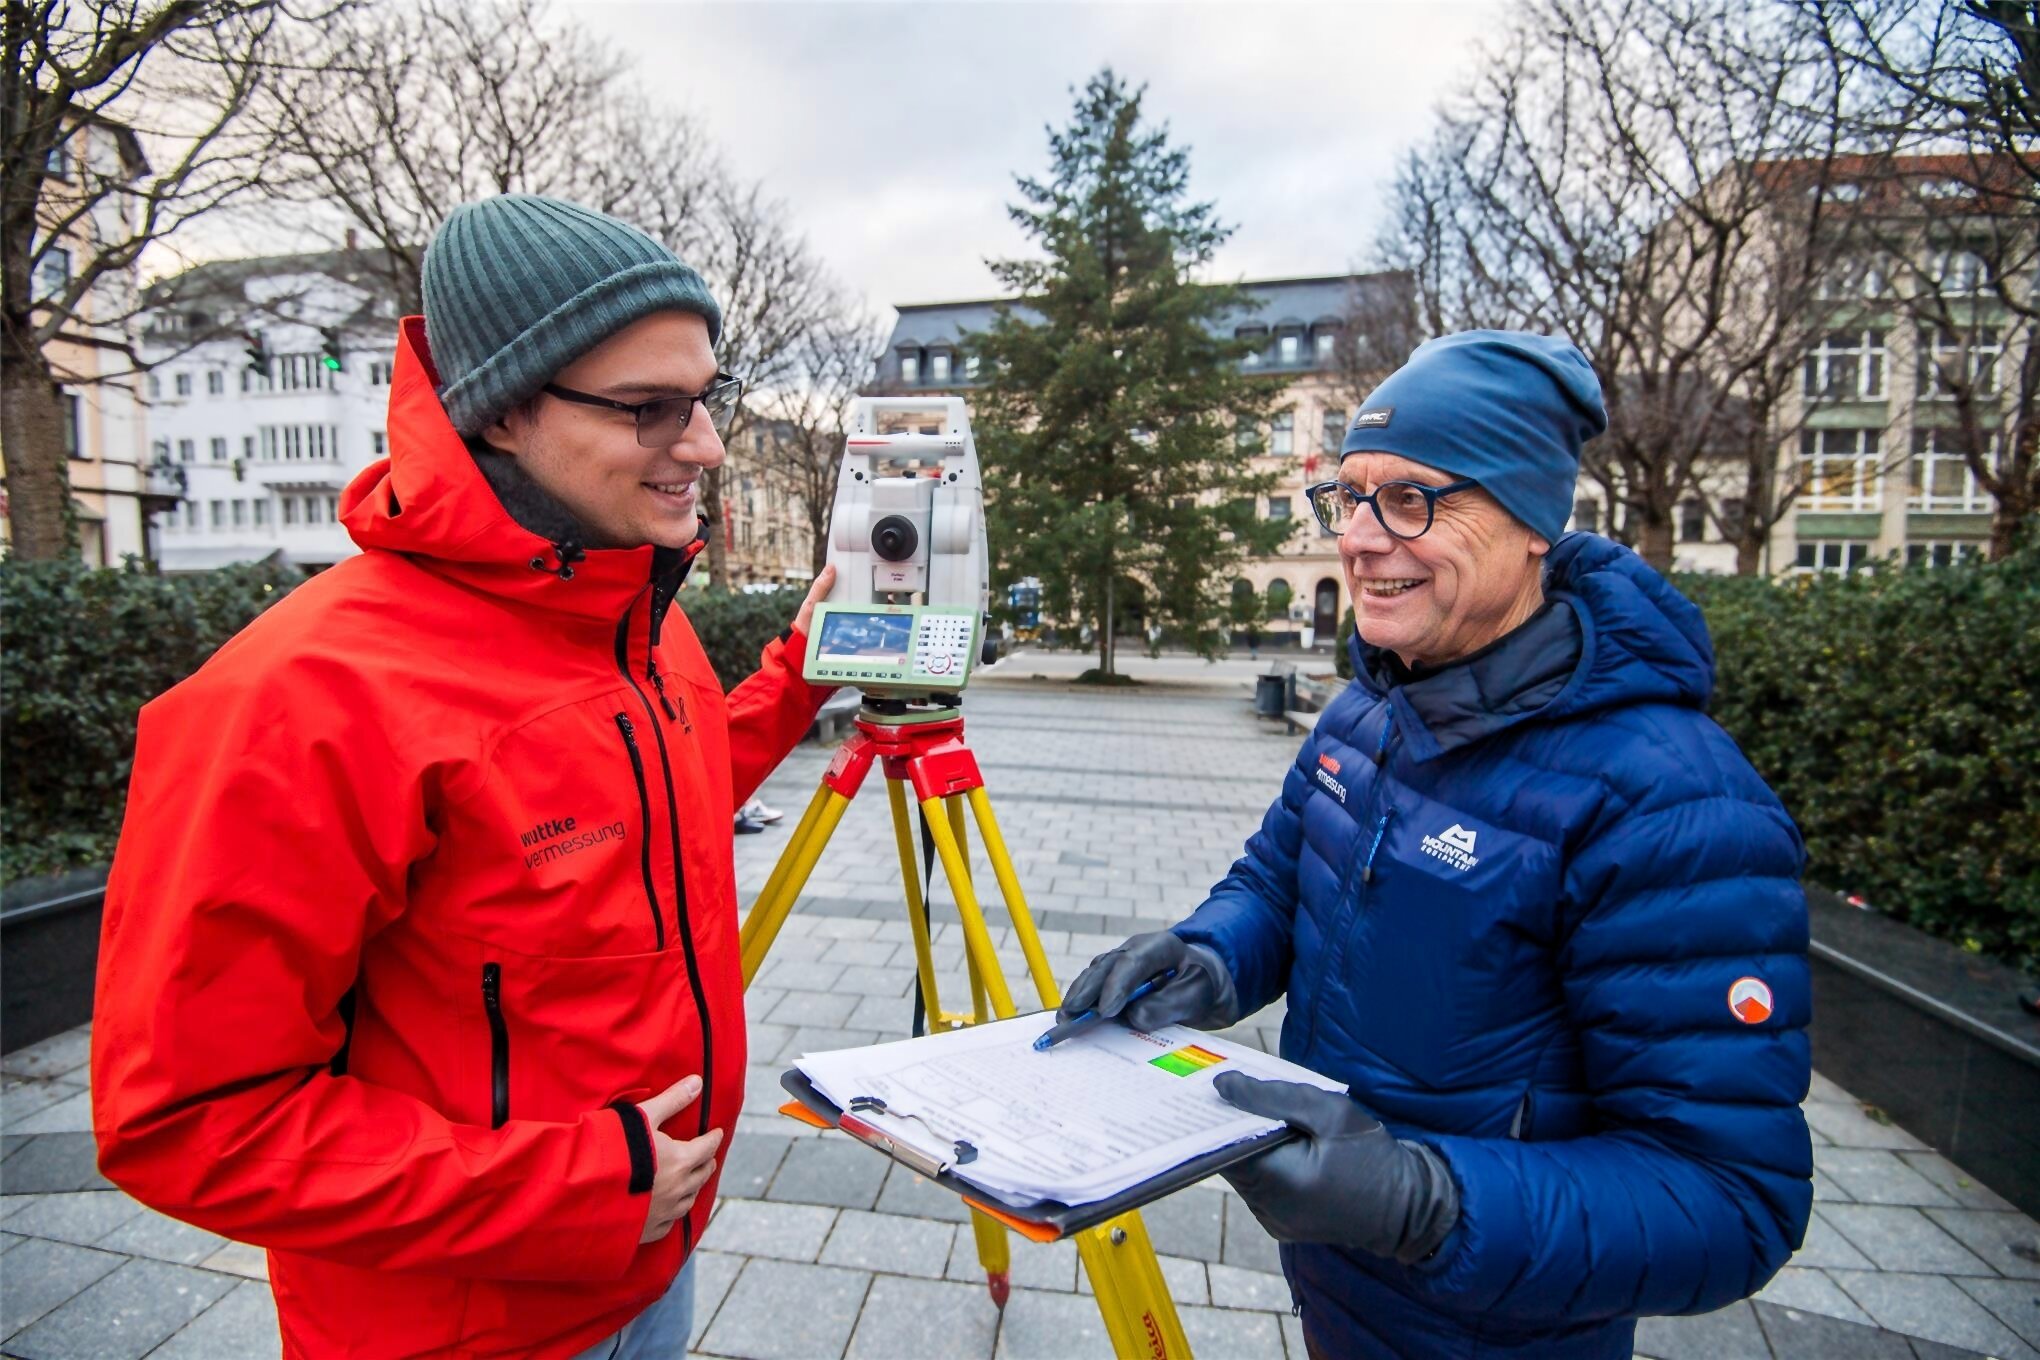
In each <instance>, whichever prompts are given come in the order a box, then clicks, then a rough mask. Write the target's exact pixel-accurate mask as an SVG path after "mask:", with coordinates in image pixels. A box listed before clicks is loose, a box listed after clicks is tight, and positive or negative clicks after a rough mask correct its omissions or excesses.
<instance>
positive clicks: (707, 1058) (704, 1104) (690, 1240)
mask: <svg viewBox="0 0 2040 1360" xmlns="http://www.w3.org/2000/svg"><path fill="white" fill-rule="evenodd" d="M653 590H654V591H655V592H656V590H657V587H656V586H654V587H653ZM634 609H635V605H633V607H632V609H626V610H625V611H624V613H623V617H622V618H620V619H618V620H617V621H616V668H617V670H618V671H620V672H622V674H623V681H624V683H625V684H627V685H629V686H630V692H631V693H632V694H635V695H636V696H637V700H638V703H640V704H642V705H643V706H644V710H645V717H646V718H647V719H648V720H649V721H650V723H651V727H652V741H653V743H654V744H655V745H656V746H657V747H658V749H659V771H660V773H661V774H663V775H664V776H665V778H666V825H667V829H668V830H669V831H670V832H671V834H672V837H673V923H674V925H675V926H676V927H677V928H678V929H679V932H680V951H681V954H682V956H683V957H685V959H686V960H687V985H688V987H689V988H690V989H692V991H693V993H694V1015H695V1020H696V1023H697V1024H698V1026H699V1027H700V1030H701V1099H699V1100H697V1101H695V1102H694V1104H695V1108H696V1109H698V1110H699V1111H700V1112H701V1113H700V1115H699V1117H698V1118H697V1120H696V1130H695V1137H697V1138H699V1137H702V1136H703V1135H705V1134H706V1133H707V1132H708V1130H709V1126H710V1123H711V1119H710V1113H711V1112H710V1108H709V1107H710V1103H711V1102H710V1093H711V1092H713V1091H714V1090H715V1030H714V1028H713V1026H712V1024H711V1022H710V1019H709V1014H708V995H707V993H706V992H704V991H703V989H702V985H701V961H700V959H698V958H697V957H696V956H695V952H694V929H693V927H692V925H691V924H690V923H689V921H688V919H687V869H686V865H685V862H684V859H683V857H682V855H681V845H680V805H679V802H678V800H677V799H676V798H675V796H674V792H673V762H672V759H671V758H670V757H669V756H668V755H667V754H666V733H665V731H664V729H662V728H661V727H660V726H659V719H658V714H657V713H656V712H655V711H654V710H653V708H652V701H651V700H650V699H649V698H647V697H646V695H645V692H644V690H643V688H642V687H640V686H639V684H638V682H637V677H636V676H635V675H632V674H631V669H630V616H631V614H632V612H633V611H634ZM652 645H653V644H652V642H651V640H650V638H649V637H647V639H646V648H647V651H646V663H647V665H649V664H651V662H650V655H651V654H650V648H651V646H652ZM646 844H647V846H649V845H650V837H649V836H648V837H647V838H646ZM648 853H649V852H648ZM657 901H658V899H657V898H656V897H654V898H653V902H654V904H655V905H656V903H657ZM680 1226H681V1234H682V1237H683V1239H684V1241H685V1242H686V1244H687V1249H688V1250H690V1251H691V1250H692V1249H693V1245H694V1228H693V1226H692V1220H690V1219H682V1220H681V1225H680Z"/></svg>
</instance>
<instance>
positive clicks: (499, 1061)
mask: <svg viewBox="0 0 2040 1360" xmlns="http://www.w3.org/2000/svg"><path fill="white" fill-rule="evenodd" d="M482 1010H483V1011H484V1012H486V1013H487V1014H488V1017H489V1127H490V1128H492V1129H500V1128H502V1127H503V1125H504V1124H506V1123H508V1122H509V1119H510V1027H509V1026H508V1025H506V1024H504V1023H503V966H502V965H501V964H498V963H485V964H483V965H482Z"/></svg>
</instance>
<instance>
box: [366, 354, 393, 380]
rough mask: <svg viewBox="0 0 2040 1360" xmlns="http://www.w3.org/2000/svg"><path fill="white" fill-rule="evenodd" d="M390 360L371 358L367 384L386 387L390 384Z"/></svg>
mask: <svg viewBox="0 0 2040 1360" xmlns="http://www.w3.org/2000/svg"><path fill="white" fill-rule="evenodd" d="M390 367H391V365H390V362H389V361H388V360H387V359H372V360H370V361H369V365H368V385H369V386H370V387H388V386H389V385H390Z"/></svg>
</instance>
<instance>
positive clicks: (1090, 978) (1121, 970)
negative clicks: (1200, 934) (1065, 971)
mask: <svg viewBox="0 0 2040 1360" xmlns="http://www.w3.org/2000/svg"><path fill="white" fill-rule="evenodd" d="M1171 968H1173V969H1175V970H1176V976H1174V977H1172V978H1170V979H1169V980H1168V981H1167V982H1165V983H1163V984H1162V985H1161V986H1159V987H1157V988H1155V989H1154V990H1153V991H1152V992H1149V993H1148V994H1147V995H1146V996H1144V997H1142V998H1141V999H1140V1000H1138V1001H1136V1002H1134V1003H1133V1004H1132V1005H1131V1006H1128V1005H1127V1004H1126V998H1127V997H1129V996H1131V995H1132V994H1133V989H1134V988H1136V987H1138V986H1140V984H1141V983H1143V982H1146V981H1147V980H1148V979H1149V978H1152V977H1159V976H1160V975H1161V974H1163V973H1166V972H1168V971H1169V970H1170V969H1171ZM1093 1008H1095V1009H1096V1010H1097V1011H1098V1013H1099V1014H1100V1015H1104V1016H1108V1017H1109V1016H1116V1015H1118V1014H1120V1012H1122V1011H1124V1012H1125V1019H1126V1023H1127V1024H1129V1025H1132V1026H1133V1027H1134V1028H1135V1029H1149V1030H1152V1029H1160V1028H1161V1027H1162V1026H1164V1025H1195V1026H1196V1027H1197V1028H1199V1029H1224V1028H1225V1027H1226V1026H1227V1025H1230V1024H1231V1023H1232V1022H1233V1021H1235V1020H1237V1019H1239V1018H1240V1001H1239V994H1238V993H1237V992H1236V991H1234V990H1233V980H1232V972H1231V970H1229V969H1228V968H1227V967H1226V966H1225V961H1224V960H1223V959H1221V958H1219V957H1218V955H1217V954H1215V953H1213V952H1212V951H1211V950H1210V949H1207V948H1206V947H1205V946H1203V945H1201V944H1187V943H1185V942H1184V941H1183V940H1182V939H1181V938H1179V937H1178V936H1176V935H1175V934H1174V933H1172V932H1170V931H1166V930H1156V931H1151V932H1149V933H1148V934H1145V935H1135V936H1133V937H1132V938H1131V939H1129V940H1128V941H1127V942H1126V943H1125V944H1122V945H1120V946H1119V947H1118V948H1117V949H1113V950H1109V951H1107V952H1106V953H1103V954H1100V955H1099V956H1098V957H1097V958H1095V959H1092V960H1091V962H1090V963H1089V964H1088V965H1087V966H1086V967H1085V969H1084V971H1083V972H1081V973H1079V974H1077V980H1076V981H1075V982H1072V983H1071V984H1070V989H1069V991H1067V992H1065V993H1063V1000H1062V1006H1061V1008H1060V1009H1058V1010H1057V1011H1056V1018H1057V1019H1060V1020H1067V1019H1069V1018H1070V1017H1071V1016H1073V1015H1076V1014H1077V1013H1079V1012H1080V1011H1087V1010H1091V1009H1093Z"/></svg>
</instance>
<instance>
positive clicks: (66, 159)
mask: <svg viewBox="0 0 2040 1360" xmlns="http://www.w3.org/2000/svg"><path fill="white" fill-rule="evenodd" d="M43 173H45V174H47V175H48V176H49V177H50V178H51V179H69V178H70V177H71V152H70V148H68V147H66V146H65V145H64V144H63V143H62V142H58V143H57V144H56V145H55V146H52V147H51V148H50V154H49V157H48V158H47V159H46V160H44V161H43Z"/></svg>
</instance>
